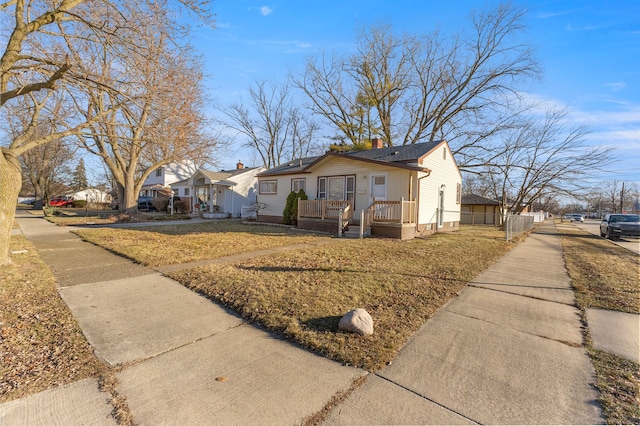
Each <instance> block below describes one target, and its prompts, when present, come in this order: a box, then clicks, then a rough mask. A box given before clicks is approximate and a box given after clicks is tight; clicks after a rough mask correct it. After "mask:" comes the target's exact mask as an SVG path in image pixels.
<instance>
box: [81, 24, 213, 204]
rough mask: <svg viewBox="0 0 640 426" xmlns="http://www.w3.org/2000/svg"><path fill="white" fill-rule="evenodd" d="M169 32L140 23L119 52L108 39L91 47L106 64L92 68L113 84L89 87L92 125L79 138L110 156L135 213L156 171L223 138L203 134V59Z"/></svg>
mask: <svg viewBox="0 0 640 426" xmlns="http://www.w3.org/2000/svg"><path fill="white" fill-rule="evenodd" d="M128 20H129V21H131V20H132V19H131V17H129V18H128ZM165 31H166V29H161V28H156V27H155V26H153V27H149V26H147V27H146V28H145V29H144V30H141V29H139V28H137V29H136V35H137V36H138V40H139V41H140V43H139V45H138V46H134V48H133V50H130V49H129V46H121V47H120V51H118V52H116V53H115V54H113V53H112V51H111V49H110V46H109V44H108V43H105V44H103V45H100V46H96V45H95V44H94V45H93V46H92V47H93V48H94V50H95V53H94V55H95V59H96V61H95V62H94V63H95V64H99V67H100V68H99V69H96V70H94V71H92V73H94V74H96V75H99V76H100V78H101V80H102V81H108V82H109V83H108V84H106V85H105V84H95V85H89V86H87V88H86V96H88V98H89V99H90V101H89V105H88V108H87V109H86V111H85V112H84V114H85V118H86V120H87V121H91V123H92V124H91V126H90V131H89V132H87V133H85V134H83V135H82V137H81V143H82V145H83V147H84V148H85V149H87V150H88V151H89V152H90V153H92V154H95V155H97V156H99V157H100V158H102V160H103V161H104V162H105V164H106V165H107V167H108V168H109V170H110V172H111V174H112V176H113V178H114V180H115V181H116V189H117V198H118V201H119V203H118V205H119V209H120V210H121V211H127V212H129V213H133V212H135V211H136V210H137V198H138V193H139V192H140V190H141V187H142V184H143V183H144V180H145V179H146V178H147V176H148V175H149V174H150V173H151V172H152V171H153V170H155V169H157V168H158V167H161V166H163V165H165V164H168V163H171V162H174V161H181V160H187V159H188V160H194V159H199V158H201V157H204V156H206V155H207V154H209V153H210V151H211V149H212V148H214V147H215V146H216V145H217V143H218V142H217V141H216V140H215V139H213V138H207V137H205V135H204V125H205V118H204V115H203V113H202V111H203V93H204V90H203V88H202V84H201V83H202V73H201V72H200V68H201V64H200V61H199V59H198V58H197V57H196V56H194V55H193V54H191V52H190V50H189V49H188V45H182V46H177V44H176V40H175V38H172V37H171V34H168V33H166V32H165ZM140 46H143V47H144V48H142V49H141V47H140ZM83 53H85V54H86V51H85V52H82V51H80V50H74V54H77V55H78V56H80V55H82V54H83ZM114 64H115V65H114ZM122 69H124V70H126V73H125V72H122V71H121V70H122ZM94 116H102V117H104V118H103V119H99V120H95V119H93V117H94Z"/></svg>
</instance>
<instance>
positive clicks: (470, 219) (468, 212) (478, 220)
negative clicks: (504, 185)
mask: <svg viewBox="0 0 640 426" xmlns="http://www.w3.org/2000/svg"><path fill="white" fill-rule="evenodd" d="M461 210H462V212H461V214H462V216H461V217H460V223H462V224H465V225H496V226H500V225H502V222H503V218H504V215H503V214H502V207H501V206H500V202H499V201H498V200H492V199H490V198H485V197H481V196H480V195H475V194H469V195H463V196H462V209H461Z"/></svg>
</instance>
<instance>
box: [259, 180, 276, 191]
mask: <svg viewBox="0 0 640 426" xmlns="http://www.w3.org/2000/svg"><path fill="white" fill-rule="evenodd" d="M267 185H270V186H272V188H268V189H267V188H263V186H267ZM259 193H260V194H267V195H269V194H277V193H278V181H277V180H275V179H273V180H271V179H270V180H261V181H260V183H259Z"/></svg>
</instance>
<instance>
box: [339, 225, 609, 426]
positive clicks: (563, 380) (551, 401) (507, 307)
mask: <svg viewBox="0 0 640 426" xmlns="http://www.w3.org/2000/svg"><path fill="white" fill-rule="evenodd" d="M573 301H574V296H573V291H572V290H571V287H570V283H569V277H568V275H567V273H566V270H565V268H564V262H563V259H562V249H561V245H560V237H559V236H558V235H557V234H556V231H555V226H554V225H553V224H552V223H545V224H542V225H541V226H539V227H538V229H537V231H536V232H534V233H533V234H532V235H530V236H529V237H528V238H527V239H526V240H525V241H524V242H522V243H520V244H518V246H516V247H515V248H514V249H513V250H512V251H511V252H509V253H507V254H506V255H505V256H504V257H502V258H501V259H500V260H499V261H498V262H497V263H496V264H494V265H493V266H492V267H490V268H489V269H487V270H486V271H485V272H484V273H482V274H481V275H479V276H478V277H477V278H476V279H475V280H474V281H473V282H472V283H471V284H470V285H469V286H468V287H467V288H465V289H464V290H463V292H462V293H461V295H460V296H459V297H458V298H457V299H455V300H453V301H451V302H450V303H449V304H448V305H446V306H445V307H444V308H443V309H441V310H440V311H439V312H438V313H437V314H436V315H434V317H433V318H432V319H430V320H429V321H427V322H426V323H425V324H424V326H423V327H422V328H421V329H420V330H419V331H418V332H417V333H416V334H415V335H414V336H413V338H412V339H411V340H410V341H409V343H408V344H407V345H406V346H405V347H404V348H403V349H402V351H401V352H400V354H399V355H398V357H397V358H396V360H395V361H394V362H393V364H391V365H390V366H389V367H387V368H385V369H383V370H382V371H379V372H378V373H376V374H375V375H373V377H369V378H368V379H367V382H366V383H365V385H364V386H362V387H361V388H359V389H357V390H356V391H355V392H354V393H353V394H352V395H351V396H350V398H348V399H347V400H346V401H345V402H344V403H343V404H342V405H341V406H339V407H337V408H336V409H335V410H333V412H332V413H331V415H330V417H329V419H328V422H327V423H328V424H427V423H429V424H439V423H445V424H452V423H468V424H473V423H480V424H487V423H488V424H597V423H603V421H604V420H603V418H602V414H601V410H600V407H599V405H598V403H597V401H596V399H597V397H598V394H597V392H596V390H595V389H594V388H593V387H592V383H593V382H594V376H593V375H594V372H593V368H592V366H591V363H590V360H589V358H588V356H587V354H586V352H585V349H584V348H583V347H582V334H581V331H580V317H579V312H578V310H577V309H576V308H575V307H574V306H573Z"/></svg>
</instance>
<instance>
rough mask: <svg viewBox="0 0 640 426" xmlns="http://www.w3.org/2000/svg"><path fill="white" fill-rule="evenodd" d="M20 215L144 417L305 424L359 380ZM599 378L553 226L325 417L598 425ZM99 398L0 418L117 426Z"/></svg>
mask: <svg viewBox="0 0 640 426" xmlns="http://www.w3.org/2000/svg"><path fill="white" fill-rule="evenodd" d="M18 223H19V224H20V227H21V229H22V231H23V233H24V234H25V235H26V236H27V238H29V239H30V240H31V241H32V242H33V243H34V244H35V245H36V247H37V248H38V251H39V254H40V256H41V257H42V258H43V259H44V260H45V262H47V264H48V265H50V267H51V269H52V270H53V272H54V274H55V275H56V278H57V279H58V283H59V287H60V294H61V295H62V297H63V299H64V300H65V302H66V303H67V304H68V306H69V307H70V309H71V311H72V313H73V314H74V316H75V317H76V318H77V319H78V321H79V323H80V325H81V327H82V329H83V332H84V333H85V335H86V336H87V338H88V340H89V342H90V343H91V344H92V346H93V348H94V350H95V352H96V354H97V355H98V356H99V357H101V358H102V359H103V360H104V361H105V362H107V363H109V364H110V365H116V366H118V367H119V368H120V369H121V371H120V373H118V379H119V385H118V392H120V393H121V394H123V395H124V396H126V398H127V401H128V404H129V407H130V409H131V411H132V413H133V416H134V418H135V420H136V421H137V422H138V423H139V424H147V425H151V424H176V423H181V424H185V425H188V424H194V425H196V424H198V425H199V424H299V423H300V422H301V421H302V420H303V419H305V418H306V417H307V416H309V415H312V414H314V413H317V412H318V411H319V410H321V409H322V407H323V406H324V405H325V404H326V403H327V402H329V400H330V399H331V397H332V396H333V395H335V394H336V393H337V392H341V391H344V390H345V389H347V388H349V386H351V384H352V383H353V381H354V380H357V379H358V378H360V377H362V376H363V375H366V374H367V373H366V372H364V371H362V370H359V369H355V368H350V367H344V366H341V365H339V364H337V363H334V362H332V361H329V360H327V359H324V358H322V357H319V356H316V355H313V354H311V353H309V352H307V351H305V350H302V349H300V348H298V347H297V346H295V345H292V344H290V343H288V342H285V341H282V340H281V339H278V338H277V337H274V336H273V335H271V334H270V333H267V332H265V331H263V330H260V329H258V328H255V327H253V326H251V325H249V324H246V323H245V322H243V321H242V319H241V318H239V317H238V316H237V315H235V314H233V313H232V312H229V311H227V310H225V309H223V308H221V307H220V306H218V305H216V304H214V303H211V302H210V301H209V300H207V299H205V298H203V297H200V296H198V295H197V294H195V293H193V292H191V291H190V290H187V289H186V288H184V287H183V286H181V285H180V284H178V283H176V282H174V281H172V280H170V279H168V278H166V277H164V276H162V275H161V274H160V273H158V272H157V271H153V270H151V269H148V268H145V267H142V266H140V265H135V264H133V263H132V262H129V261H127V260H124V259H122V258H120V257H118V256H115V255H113V254H111V253H109V252H107V251H105V250H102V249H100V248H97V247H95V246H93V245H90V244H88V243H84V242H82V241H81V240H80V239H79V238H77V237H76V236H75V235H73V234H71V233H70V232H69V231H68V230H67V229H65V228H61V227H56V226H54V225H52V224H50V223H48V222H46V221H44V220H42V219H38V218H34V217H33V216H30V215H20V216H19V217H18ZM593 381H594V378H593V369H592V366H591V364H590V361H589V359H588V357H587V355H586V353H585V350H584V348H583V347H582V335H581V332H580V319H579V315H578V311H577V310H576V308H575V307H574V306H573V291H572V290H571V288H570V285H569V279H568V276H567V274H566V271H565V269H564V263H563V261H562V255H561V248H560V241H559V236H558V235H557V234H556V232H555V227H554V226H553V224H551V223H549V224H544V225H542V226H541V227H539V229H538V231H537V232H535V233H534V234H532V235H531V236H529V237H528V238H527V239H526V240H525V241H524V242H523V243H520V244H519V245H518V246H517V247H515V248H514V249H513V250H512V251H511V252H510V253H508V254H507V255H506V256H504V257H503V258H502V259H500V260H499V261H498V262H497V263H496V264H495V265H493V266H492V267H491V268H489V269H488V270H487V271H485V272H484V273H483V274H481V275H480V276H478V277H477V278H476V279H475V280H474V281H473V283H471V285H470V286H469V287H467V288H466V289H465V290H464V291H463V292H462V294H461V295H460V297H458V298H457V299H455V300H453V301H452V302H451V303H449V304H448V305H447V306H445V307H444V308H443V309H441V310H440V311H439V312H438V313H437V314H436V315H435V316H434V317H433V318H432V319H430V320H429V321H427V323H425V325H424V326H423V327H422V328H421V329H420V330H419V331H418V333H416V335H415V336H414V337H413V338H412V339H411V341H410V342H409V343H408V344H407V345H406V346H405V348H403V349H402V350H401V352H400V354H399V355H398V357H397V359H396V360H395V361H394V362H393V363H392V364H391V365H390V366H388V367H387V368H385V369H383V370H382V371H379V372H378V373H376V374H370V375H368V377H367V379H366V381H365V382H364V384H363V385H362V386H361V387H359V388H358V389H356V390H355V391H354V392H353V393H352V394H351V395H350V396H349V397H348V398H347V399H346V400H345V401H343V402H342V403H341V404H340V405H338V406H337V407H336V408H334V409H333V411H332V412H331V413H330V415H329V417H328V419H327V421H326V423H328V424H408V423H411V424H473V423H494V424H495V423H512V424H534V423H535V424H578V423H580V424H595V423H602V422H603V419H602V416H601V412H600V407H599V406H598V404H597V402H596V398H597V393H596V391H595V390H594V389H593V387H592V386H591V383H593ZM89 382H90V381H89ZM76 386H77V387H82V390H75V393H74V387H76ZM60 395H75V396H74V397H77V398H79V399H78V400H77V404H75V405H74V407H75V409H76V410H77V407H78V406H82V407H86V408H85V409H84V410H83V416H84V417H83V418H82V420H80V417H78V414H77V413H76V412H74V411H73V410H71V409H69V410H64V409H62V410H61V409H53V408H51V407H52V405H55V404H51V401H55V400H56V399H60V398H63V399H64V397H62V396H60ZM78 395H80V396H78ZM83 396H84V397H83ZM43 401H44V402H43ZM105 405H106V398H105V396H104V395H100V394H99V392H98V391H97V387H96V386H95V385H94V384H91V383H87V382H86V381H83V382H79V383H77V384H72V385H70V386H67V387H64V388H58V389H54V390H50V391H47V393H44V392H43V393H42V394H38V395H34V396H32V397H28V398H24V399H21V400H16V401H12V402H9V403H6V404H2V405H0V420H1V422H0V423H2V424H3V425H12V424H25V423H29V424H94V423H95V424H113V419H111V418H110V417H108V416H105V407H104V406H105ZM107 411H108V410H107ZM52 419H54V420H52ZM87 419H91V420H87Z"/></svg>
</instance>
